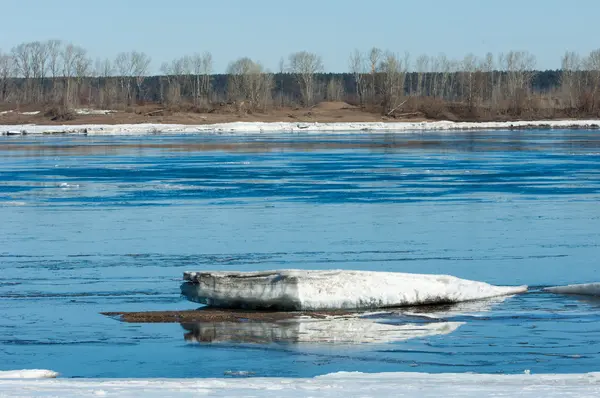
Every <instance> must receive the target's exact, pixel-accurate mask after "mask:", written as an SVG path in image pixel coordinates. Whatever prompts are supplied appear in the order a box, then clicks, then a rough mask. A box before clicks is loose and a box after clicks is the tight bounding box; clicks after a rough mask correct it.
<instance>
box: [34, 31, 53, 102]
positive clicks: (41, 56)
mask: <svg viewBox="0 0 600 398" xmlns="http://www.w3.org/2000/svg"><path fill="white" fill-rule="evenodd" d="M30 46H31V64H32V72H33V82H34V84H33V87H32V90H33V91H34V93H33V95H34V100H35V101H36V102H41V101H42V100H43V98H44V83H45V82H44V79H45V77H46V71H47V64H48V55H49V52H48V47H47V44H46V43H42V42H39V41H35V42H33V43H31V44H30Z"/></svg>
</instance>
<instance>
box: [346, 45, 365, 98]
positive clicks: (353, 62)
mask: <svg viewBox="0 0 600 398" xmlns="http://www.w3.org/2000/svg"><path fill="white" fill-rule="evenodd" d="M348 64H349V67H350V73H352V77H353V78H354V84H355V92H356V97H357V98H358V102H359V104H360V105H363V101H364V98H363V95H364V87H363V76H364V74H365V58H364V56H363V54H362V53H361V52H360V51H359V50H354V52H353V53H352V54H351V55H350V59H349V60H348Z"/></svg>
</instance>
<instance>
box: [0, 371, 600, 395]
mask: <svg viewBox="0 0 600 398" xmlns="http://www.w3.org/2000/svg"><path fill="white" fill-rule="evenodd" d="M232 374H234V373H232ZM237 374H240V375H243V374H245V373H244V372H237ZM248 374H250V373H248ZM199 395H201V396H211V397H248V396H253V397H275V396H276V397H281V398H296V397H306V396H313V397H343V398H347V397H358V396H360V397H420V398H428V397H442V396H443V397H454V396H460V397H486V396H496V397H497V396H503V397H535V398H539V397H547V398H553V397H565V396H572V397H592V396H600V373H588V374H560V375H557V374H547V375H529V374H522V375H484V374H468V373H463V374H450V373H446V374H427V373H373V374H364V373H343V372H342V373H334V374H329V375H325V376H320V377H316V378H312V379H291V378H244V379H243V380H239V379H235V378H227V379H125V380H120V379H88V380H86V379H57V380H37V381H18V380H2V381H0V396H36V397H56V396H59V397H65V398H70V397H93V396H96V397H98V396H107V397H139V396H144V397H148V398H152V397H188V396H199Z"/></svg>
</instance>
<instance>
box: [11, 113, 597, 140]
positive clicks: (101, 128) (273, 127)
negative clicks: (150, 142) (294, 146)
mask: <svg viewBox="0 0 600 398" xmlns="http://www.w3.org/2000/svg"><path fill="white" fill-rule="evenodd" d="M83 111H85V110H83ZM102 112H110V111H102ZM514 128H523V129H527V128H554V129H561V128H600V120H540V121H528V122H525V121H523V122H518V121H517V122H482V123H479V122H449V121H437V122H398V123H383V122H381V123H378V122H364V123H304V122H293V123H290V122H275V123H262V122H233V123H221V124H204V125H182V124H151V123H146V124H115V125H108V124H105V125H102V124H89V125H65V126H43V125H0V135H25V134H32V135H39V134H87V135H145V134H186V133H187V134H193V133H234V134H235V133H242V134H243V133H300V132H304V133H309V132H311V133H319V132H327V133H334V132H338V133H349V132H404V131H424V130H454V131H456V130H490V129H514Z"/></svg>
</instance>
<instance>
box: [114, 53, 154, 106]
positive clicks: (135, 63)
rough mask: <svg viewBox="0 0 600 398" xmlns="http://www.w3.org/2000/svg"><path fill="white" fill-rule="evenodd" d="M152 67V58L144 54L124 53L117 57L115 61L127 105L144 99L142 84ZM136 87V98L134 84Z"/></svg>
mask: <svg viewBox="0 0 600 398" xmlns="http://www.w3.org/2000/svg"><path fill="white" fill-rule="evenodd" d="M149 66H150V57H148V56H147V55H146V54H145V53H143V52H137V51H131V52H128V53H127V52H123V53H119V54H118V55H117V58H116V59H115V68H116V70H117V73H118V74H119V81H120V83H121V90H122V92H123V93H124V94H125V99H126V102H127V105H128V106H130V105H132V103H133V102H134V99H135V100H140V99H142V98H141V97H142V96H143V94H142V84H143V83H144V80H146V74H147V73H148V67H149ZM134 83H135V85H136V89H137V90H136V93H135V98H134V93H133V84H134Z"/></svg>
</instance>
